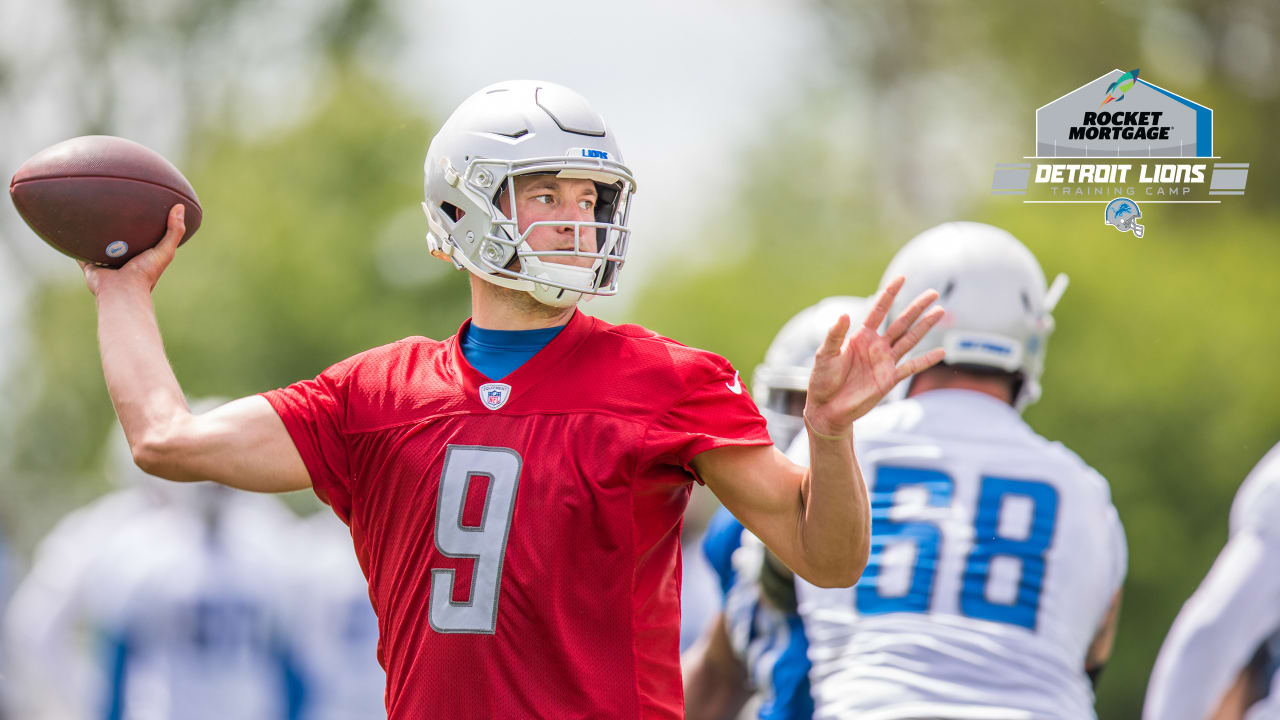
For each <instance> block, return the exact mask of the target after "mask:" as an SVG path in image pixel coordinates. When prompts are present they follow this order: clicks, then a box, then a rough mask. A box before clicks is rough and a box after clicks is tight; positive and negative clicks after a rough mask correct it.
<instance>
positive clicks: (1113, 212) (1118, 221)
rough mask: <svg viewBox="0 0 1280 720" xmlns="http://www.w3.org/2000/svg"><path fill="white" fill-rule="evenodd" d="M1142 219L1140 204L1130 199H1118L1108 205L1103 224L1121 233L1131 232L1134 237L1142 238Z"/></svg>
mask: <svg viewBox="0 0 1280 720" xmlns="http://www.w3.org/2000/svg"><path fill="white" fill-rule="evenodd" d="M1140 217H1142V210H1140V209H1139V208H1138V203H1136V202H1134V201H1133V200H1130V199H1129V198H1116V199H1115V200H1112V201H1111V202H1109V203H1107V209H1106V212H1105V214H1104V216H1103V222H1105V223H1106V224H1108V225H1110V226H1112V227H1114V228H1115V229H1117V230H1119V231H1120V232H1131V233H1133V236H1134V237H1142V233H1143V227H1142V226H1141V225H1139V224H1138V218H1140Z"/></svg>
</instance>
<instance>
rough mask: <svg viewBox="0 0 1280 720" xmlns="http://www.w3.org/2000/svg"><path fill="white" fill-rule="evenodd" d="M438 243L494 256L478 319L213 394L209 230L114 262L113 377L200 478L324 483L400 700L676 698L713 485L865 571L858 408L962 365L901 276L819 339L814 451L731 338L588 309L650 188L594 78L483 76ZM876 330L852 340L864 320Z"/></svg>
mask: <svg viewBox="0 0 1280 720" xmlns="http://www.w3.org/2000/svg"><path fill="white" fill-rule="evenodd" d="M425 170H426V202H425V203H424V207H425V210H426V212H427V219H428V227H429V234H428V246H429V248H430V250H431V252H432V254H433V255H435V256H436V257H438V258H441V259H445V260H447V261H449V262H452V263H454V264H455V265H456V266H457V267H459V268H465V269H466V270H467V271H469V272H470V273H471V278H470V279H471V310H472V315H471V318H470V319H468V320H466V321H465V322H463V323H462V325H461V327H460V328H459V329H458V332H457V334H456V335H454V336H452V337H450V338H448V339H446V340H443V341H435V340H429V339H427V338H423V337H409V338H406V339H404V340H401V341H399V342H395V343H391V344H389V345H386V346H383V347H379V348H375V349H373V350H369V351H367V352H364V353H361V354H359V355H356V356H354V357H351V358H348V359H346V360H343V361H341V362H339V363H337V364H335V365H333V366H332V367H330V368H329V369H327V370H325V371H324V372H322V373H321V374H320V375H319V376H318V377H316V378H314V379H311V380H304V381H301V382H298V383H295V384H293V385H290V386H289V387H286V388H283V389H279V390H273V391H270V392H267V393H263V394H262V395H256V396H251V397H248V398H243V399H241V400H237V401H234V402H231V403H228V404H227V405H225V406H223V407H221V408H219V409H217V410H214V411H211V412H209V413H205V414H202V415H193V414H192V413H190V412H189V411H188V410H187V407H186V406H185V404H184V403H183V399H182V392H181V389H180V387H179V384H178V381H177V379H176V378H175V377H174V375H173V372H172V370H171V369H170V368H169V366H168V362H167V360H166V358H165V356H164V351H163V347H162V345H161V338H160V333H159V330H158V328H157V326H156V322H155V317H154V312H153V309H152V305H151V298H150V291H151V289H152V287H154V285H155V283H156V282H157V281H158V280H159V278H160V275H161V273H162V272H163V271H164V269H165V267H166V266H167V265H168V264H169V262H170V261H171V260H172V258H173V256H174V251H175V248H176V246H177V241H178V239H179V238H180V237H181V235H182V232H183V222H182V216H181V214H180V209H176V210H175V211H174V212H173V213H172V214H171V215H170V219H169V229H168V233H167V234H166V236H165V238H164V240H162V242H161V243H160V244H159V245H158V246H157V247H155V248H152V249H151V250H149V251H147V252H146V253H143V254H141V255H139V256H138V257H136V258H134V259H133V260H132V261H130V262H129V263H128V264H127V265H125V266H124V267H123V268H121V269H120V270H115V271H113V270H107V269H103V268H99V267H92V266H86V267H85V268H84V270H85V277H86V281H87V284H88V286H89V289H90V290H91V291H92V292H93V294H94V295H95V297H96V299H97V305H98V311H99V322H98V333H99V343H100V346H101V352H102V363H103V370H104V373H105V375H106V380H107V388H108V390H109V392H110V394H111V397H112V401H113V402H114V404H115V408H116V413H117V415H118V416H119V418H120V422H121V425H122V426H123V427H124V431H125V434H126V436H127V437H128V439H129V442H130V446H131V447H132V449H133V454H134V458H135V460H136V462H137V463H138V464H139V465H140V466H141V467H143V468H144V469H145V470H147V471H148V472H150V473H152V474H154V475H158V476H160V477H164V478H169V479H172V480H178V481H193V480H212V481H215V482H219V483H223V484H226V485H231V486H233V487H238V488H243V489H249V490H258V491H288V490H297V489H302V488H308V487H310V488H313V489H314V491H315V493H316V494H317V495H318V496H319V497H320V498H321V499H322V500H324V501H325V502H326V503H328V504H329V505H330V507H332V508H333V511H334V512H335V513H336V514H337V515H338V517H339V518H341V519H342V520H343V521H344V522H345V523H346V524H347V525H348V526H349V527H350V530H351V535H352V538H353V540H354V543H355V550H356V555H357V557H358V559H359V561H360V565H361V568H362V570H363V571H364V574H365V577H366V578H367V579H368V582H369V593H370V598H371V600H372V602H373V606H374V610H375V611H376V613H377V615H378V626H379V636H380V642H379V659H380V660H381V662H382V664H383V667H384V668H385V669H386V673H387V689H386V702H387V710H388V716H389V717H390V718H392V719H393V720H398V719H401V718H420V717H448V718H494V717H501V718H515V717H554V718H585V717H615V718H623V717H626V718H638V717H645V718H675V717H680V715H681V712H682V695H681V678H680V665H679V599H678V598H679V580H678V578H679V563H680V559H679V529H680V523H681V516H682V512H683V510H684V507H685V504H686V502H687V499H688V495H689V492H690V489H691V486H692V483H693V482H694V481H701V482H703V483H705V484H706V485H707V486H708V487H709V488H710V489H711V490H712V491H713V492H715V494H716V495H717V496H718V497H719V499H720V500H721V502H723V504H724V505H725V506H726V507H728V508H729V509H730V510H731V511H732V512H733V513H734V514H735V515H736V516H737V517H738V518H740V519H741V520H742V521H743V523H744V525H745V526H746V527H748V528H749V529H750V530H751V531H752V532H753V533H755V535H756V536H758V537H759V538H760V539H761V540H762V541H763V542H764V543H765V544H766V545H767V546H768V547H769V548H771V549H772V550H773V552H774V553H775V554H776V555H777V556H778V557H779V558H781V559H782V560H783V561H784V562H786V563H787V564H788V565H789V566H790V567H791V568H792V569H794V570H795V572H796V573H798V574H799V575H800V576H801V577H804V578H806V579H807V580H809V581H810V582H812V583H814V584H815V585H818V586H830V587H839V586H846V585H849V584H851V583H853V582H854V581H855V580H856V579H857V577H858V574H859V573H860V572H861V570H862V567H863V565H864V561H865V559H866V557H867V553H868V542H869V526H870V516H869V510H868V506H867V502H866V499H867V496H866V490H865V487H864V485H863V481H862V476H861V474H860V472H859V470H858V466H857V464H856V462H855V459H854V455H853V437H852V424H853V420H854V419H855V418H857V417H859V416H861V415H862V414H864V413H866V412H867V411H868V410H869V409H871V408H872V407H874V406H875V405H876V404H877V402H879V400H880V399H881V398H882V397H883V396H884V395H885V394H886V393H888V392H889V391H890V390H891V389H892V388H893V386H894V385H896V384H897V383H898V382H899V381H901V380H903V379H905V378H907V377H908V376H910V375H912V374H913V373H915V372H918V371H920V370H923V369H925V368H927V367H929V366H931V365H933V364H934V363H936V362H938V361H939V360H940V359H941V358H942V355H943V352H942V350H941V349H936V350H934V351H931V352H928V353H923V354H920V353H917V354H914V355H912V356H911V357H910V359H905V358H907V355H908V353H909V352H910V351H911V349H912V348H913V347H914V346H915V344H916V343H917V342H918V341H919V340H920V338H921V337H923V335H924V334H925V333H926V332H927V331H928V330H929V328H930V327H932V326H933V324H934V323H936V322H937V321H938V319H939V317H941V314H942V311H941V309H940V308H934V309H928V308H929V307H930V305H932V303H933V301H934V300H935V299H936V298H937V293H934V292H924V293H921V294H920V295H919V297H917V298H915V300H914V301H913V302H911V303H908V304H904V306H905V307H906V310H905V311H903V312H902V313H901V314H900V315H899V316H898V317H896V318H895V319H894V320H893V321H892V322H891V323H889V324H888V325H887V327H885V329H884V330H883V332H881V331H880V328H881V326H882V321H883V320H884V319H885V317H886V314H887V313H888V310H889V307H890V306H891V305H892V304H893V302H894V299H895V296H896V294H897V291H898V289H899V288H901V287H902V283H903V281H902V280H901V279H898V280H895V281H894V282H891V283H889V284H888V285H887V286H886V288H885V290H884V291H883V292H881V293H880V294H879V295H878V296H877V297H876V298H875V300H874V302H873V304H872V308H871V310H870V311H869V315H868V317H867V319H866V321H865V322H864V323H863V324H862V325H861V326H860V327H858V328H857V329H856V330H854V331H853V332H852V333H848V331H849V329H850V324H851V321H850V319H849V318H848V317H842V318H841V319H840V320H839V321H838V322H836V324H835V325H834V326H833V327H832V328H831V329H830V332H829V333H828V335H827V338H826V339H825V341H824V343H823V345H822V347H821V348H820V349H819V351H818V353H817V358H816V361H815V364H814V369H813V376H812V379H811V381H810V383H809V389H808V401H807V405H806V408H805V411H804V418H805V421H806V423H807V426H808V429H807V431H806V432H807V437H808V439H809V442H810V443H811V447H810V448H809V450H810V455H811V457H812V463H811V467H810V468H809V469H805V468H802V467H799V466H797V465H795V464H793V463H791V462H790V461H788V460H787V459H786V458H785V457H784V456H783V455H782V453H781V452H779V451H778V450H776V449H775V448H774V447H773V446H772V445H771V443H770V440H769V436H768V434H767V433H766V431H765V422H764V420H763V419H762V418H761V416H760V413H759V411H758V410H757V409H756V406H755V404H754V403H753V402H752V401H751V398H750V396H749V395H748V394H746V393H744V392H743V387H742V382H741V379H740V378H739V376H738V374H737V372H736V371H734V369H733V368H732V367H730V365H729V364H728V362H726V361H725V360H724V359H723V358H720V357H719V356H716V355H714V354H712V353H709V352H705V351H702V350H697V349H693V348H688V347H685V346H683V345H680V344H678V343H676V342H673V341H671V340H668V339H666V338H663V337H660V336H658V335H655V334H654V333H652V332H650V331H648V330H645V329H644V328H641V327H637V326H631V325H619V326H614V325H610V324H608V323H605V322H602V321H600V320H597V319H595V318H592V317H590V316H587V315H584V314H582V313H581V312H578V311H577V309H576V305H577V303H578V301H579V300H580V299H581V298H582V297H584V296H588V295H606V294H612V293H614V292H616V290H617V284H618V273H619V270H620V268H621V266H622V263H623V261H624V259H625V254H626V250H627V245H628V239H629V230H628V227H627V221H628V213H629V208H630V205H631V197H632V193H633V192H634V190H635V182H634V178H633V177H632V174H631V171H630V170H629V169H628V168H627V166H626V165H624V164H623V162H622V157H621V155H620V153H619V150H618V145H617V142H616V140H615V138H614V135H613V132H612V131H611V130H610V129H609V127H608V126H607V125H606V124H605V122H604V120H603V118H601V117H600V115H598V114H597V113H596V112H595V111H594V110H592V109H591V107H590V106H589V105H588V104H587V102H586V101H585V100H584V99H583V98H582V97H581V96H579V95H577V94H576V93H574V92H573V91H571V90H569V89H567V88H564V87H561V86H558V85H553V84H550V83H535V82H507V83H501V84H498V85H493V86H490V87H487V88H485V89H483V90H481V91H480V92H478V93H476V94H475V95H473V96H471V97H470V98H468V99H467V100H466V101H465V102H463V103H462V105H461V106H459V107H458V108H457V109H456V110H455V111H454V113H453V114H452V115H451V116H450V117H449V119H448V120H447V121H446V122H445V123H444V125H443V126H442V127H441V128H440V131H439V132H438V133H437V135H436V136H435V138H434V139H433V140H432V142H431V145H430V147H429V149H428V151H427V158H426V167H425ZM847 333H848V337H847V339H846V334H847Z"/></svg>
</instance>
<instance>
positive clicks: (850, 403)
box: [804, 277, 945, 437]
mask: <svg viewBox="0 0 1280 720" xmlns="http://www.w3.org/2000/svg"><path fill="white" fill-rule="evenodd" d="M904 281H905V279H904V278H902V277H897V278H894V279H893V281H892V282H890V283H889V284H888V285H886V286H885V288H884V289H883V290H881V291H880V292H879V294H877V295H876V298H875V303H874V305H873V306H872V308H871V312H870V313H869V314H868V315H867V318H866V320H865V321H863V323H862V326H861V327H859V328H858V329H857V330H856V331H855V332H853V333H849V326H850V320H849V316H848V315H842V316H841V317H840V319H839V320H837V321H836V324H835V325H834V326H832V328H831V331H830V332H828V333H827V339H826V340H825V341H824V342H823V343H822V347H820V348H818V354H817V356H816V357H815V359H814V363H813V374H812V375H810V376H809V396H808V401H807V403H806V404H805V409H804V416H805V421H806V422H807V423H808V424H809V427H810V428H811V429H812V430H813V431H814V432H816V433H818V434H819V435H823V436H832V437H843V436H847V435H848V434H849V432H850V431H851V429H852V427H853V421H854V420H856V419H857V418H859V417H862V416H863V415H865V414H866V413H867V412H869V411H870V410H871V408H873V407H875V406H876V404H878V403H879V402H880V400H881V399H882V398H884V396H885V395H886V394H887V393H888V392H889V391H890V390H892V389H893V386H894V385H897V384H898V383H899V382H901V381H902V380H905V379H906V378H908V377H910V376H911V375H914V374H915V373H918V372H920V371H921V370H924V369H926V368H929V367H932V366H933V365H936V364H937V363H938V362H940V361H941V360H942V358H943V355H944V354H945V353H944V351H943V350H942V348H936V349H934V350H931V351H929V352H927V353H925V354H924V355H920V356H918V357H914V358H911V359H910V360H908V361H906V362H901V361H902V358H903V357H904V356H905V355H906V354H907V353H908V352H910V351H911V349H912V348H914V347H915V346H916V343H918V342H920V339H921V338H923V337H924V336H925V333H927V332H929V329H930V328H932V327H933V326H934V325H936V324H937V323H938V321H939V320H941V319H942V316H943V314H944V312H943V309H942V308H941V307H934V308H933V309H931V310H928V312H925V310H926V309H927V308H929V306H930V305H933V302H934V301H935V300H937V299H938V293H937V291H935V290H928V291H926V292H923V293H921V294H920V296H919V297H917V298H916V299H915V300H914V301H913V302H912V303H911V305H909V306H908V307H907V309H906V310H903V311H902V314H901V315H899V316H898V317H897V318H895V319H894V321H893V322H892V323H890V325H889V327H888V328H887V329H886V330H885V331H884V333H881V332H880V325H881V324H882V323H883V322H884V318H885V316H886V315H888V313H889V308H890V306H892V305H893V299H894V297H895V296H896V295H897V294H898V291H899V290H900V289H902V284H903V282H904ZM846 335H848V338H847V339H846V337H845V336H846Z"/></svg>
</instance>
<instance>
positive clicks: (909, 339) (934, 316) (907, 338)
mask: <svg viewBox="0 0 1280 720" xmlns="http://www.w3.org/2000/svg"><path fill="white" fill-rule="evenodd" d="M946 314H947V311H946V310H943V309H942V308H940V307H937V306H935V307H934V308H933V309H932V310H930V311H929V312H927V313H925V315H924V317H922V318H920V322H917V323H916V324H915V325H912V326H911V329H910V330H908V331H907V334H906V335H903V336H902V337H900V338H898V340H897V341H896V342H895V343H893V360H894V362H897V361H899V360H901V359H902V358H903V356H905V355H906V354H907V353H909V352H911V348H913V347H915V346H916V343H918V342H920V340H921V338H923V337H924V336H925V334H926V333H928V332H929V331H930V330H932V329H933V326H934V325H937V324H938V321H939V320H941V319H942V318H943V316H944V315H946Z"/></svg>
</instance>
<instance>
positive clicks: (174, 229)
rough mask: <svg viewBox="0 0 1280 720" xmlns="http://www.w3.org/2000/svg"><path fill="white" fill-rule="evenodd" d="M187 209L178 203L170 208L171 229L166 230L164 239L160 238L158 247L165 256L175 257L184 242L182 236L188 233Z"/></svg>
mask: <svg viewBox="0 0 1280 720" xmlns="http://www.w3.org/2000/svg"><path fill="white" fill-rule="evenodd" d="M186 216H187V207H186V206H185V205H183V204H182V203H178V204H177V205H174V206H173V207H171V208H169V227H168V229H166V230H165V233H164V237H162V238H160V243H159V244H158V245H157V247H159V248H160V251H161V252H162V253H164V254H165V255H173V253H174V252H175V251H176V250H177V249H178V243H179V242H181V241H182V236H183V235H184V234H186V232H187V223H186Z"/></svg>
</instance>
